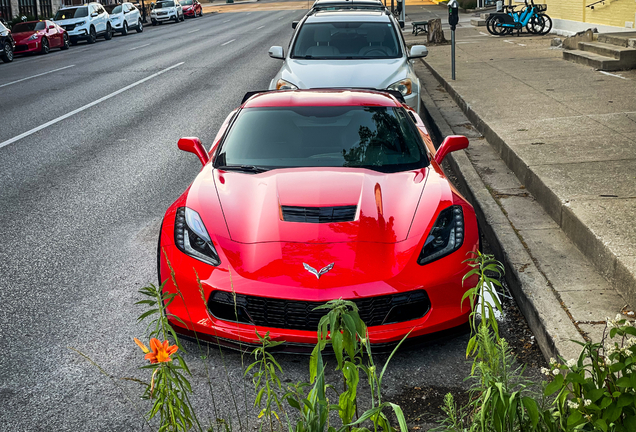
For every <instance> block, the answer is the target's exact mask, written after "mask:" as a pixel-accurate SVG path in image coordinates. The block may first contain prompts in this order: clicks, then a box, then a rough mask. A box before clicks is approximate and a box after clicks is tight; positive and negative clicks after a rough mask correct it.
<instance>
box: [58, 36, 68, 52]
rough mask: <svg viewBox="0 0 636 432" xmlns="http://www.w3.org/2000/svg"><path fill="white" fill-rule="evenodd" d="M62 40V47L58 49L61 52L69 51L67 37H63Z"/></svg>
mask: <svg viewBox="0 0 636 432" xmlns="http://www.w3.org/2000/svg"><path fill="white" fill-rule="evenodd" d="M62 39H63V43H62V46H61V47H60V49H63V50H67V49H69V41H68V36H67V35H64V37H63V38H62Z"/></svg>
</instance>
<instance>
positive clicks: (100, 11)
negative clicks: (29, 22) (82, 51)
mask: <svg viewBox="0 0 636 432" xmlns="http://www.w3.org/2000/svg"><path fill="white" fill-rule="evenodd" d="M53 21H55V22H56V23H57V24H58V25H59V26H61V27H63V28H64V30H66V32H67V33H68V36H69V37H70V39H71V44H73V45H75V44H76V43H77V42H78V41H79V40H82V39H84V40H86V41H87V42H88V43H91V44H92V43H95V41H96V40H97V38H98V37H99V36H103V37H104V39H105V40H110V39H111V38H112V37H113V30H112V28H111V25H110V21H109V19H108V12H106V10H105V9H104V7H103V6H102V5H101V4H99V3H88V4H85V5H81V6H65V7H63V8H62V9H60V10H58V11H57V13H56V14H55V17H54V18H53Z"/></svg>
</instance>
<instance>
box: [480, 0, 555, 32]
mask: <svg viewBox="0 0 636 432" xmlns="http://www.w3.org/2000/svg"><path fill="white" fill-rule="evenodd" d="M516 7H517V6H516V5H511V6H505V11H504V12H498V13H495V14H492V15H490V16H489V17H488V20H487V21H486V28H487V29H488V32H489V33H490V34H492V35H495V36H504V35H507V34H512V32H513V31H514V30H517V34H519V33H521V31H522V29H523V28H524V27H525V28H526V30H527V31H528V32H529V33H533V34H540V35H544V34H548V33H549V32H550V30H551V29H552V20H551V19H550V17H549V16H548V15H547V14H544V13H543V12H545V11H546V10H547V5H544V4H539V5H535V4H534V0H530V4H528V0H525V6H524V8H523V9H522V10H521V11H518V12H517V11H516V10H515V8H516Z"/></svg>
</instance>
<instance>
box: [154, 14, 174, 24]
mask: <svg viewBox="0 0 636 432" xmlns="http://www.w3.org/2000/svg"><path fill="white" fill-rule="evenodd" d="M175 18H176V15H174V14H172V15H154V16H152V15H151V16H150V19H151V20H153V21H157V22H164V21H174V20H175Z"/></svg>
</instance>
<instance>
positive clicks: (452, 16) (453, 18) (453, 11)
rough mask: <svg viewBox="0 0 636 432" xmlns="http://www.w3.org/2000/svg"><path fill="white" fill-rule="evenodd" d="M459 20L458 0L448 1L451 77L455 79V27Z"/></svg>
mask: <svg viewBox="0 0 636 432" xmlns="http://www.w3.org/2000/svg"><path fill="white" fill-rule="evenodd" d="M458 22H459V10H458V7H457V0H450V1H449V2H448V24H449V25H450V28H451V78H452V79H453V81H454V80H455V28H456V27H457V23H458Z"/></svg>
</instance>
